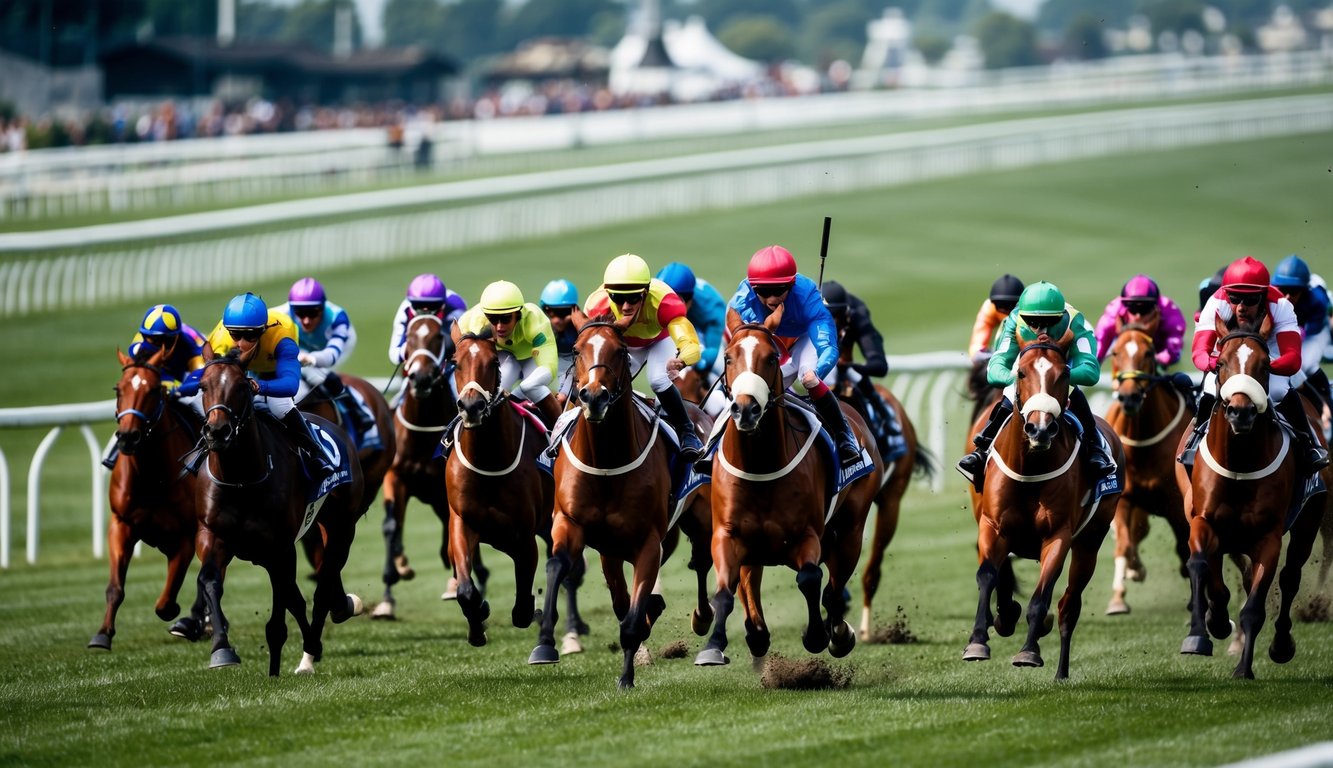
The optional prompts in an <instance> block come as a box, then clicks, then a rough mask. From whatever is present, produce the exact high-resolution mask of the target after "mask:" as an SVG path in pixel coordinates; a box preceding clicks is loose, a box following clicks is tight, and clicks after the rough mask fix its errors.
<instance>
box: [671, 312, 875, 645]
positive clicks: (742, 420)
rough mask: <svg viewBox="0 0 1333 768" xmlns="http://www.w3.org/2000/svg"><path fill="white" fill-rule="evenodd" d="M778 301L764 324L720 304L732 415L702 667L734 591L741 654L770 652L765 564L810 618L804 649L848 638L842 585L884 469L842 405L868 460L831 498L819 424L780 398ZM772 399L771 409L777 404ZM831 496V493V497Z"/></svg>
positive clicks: (717, 474)
mask: <svg viewBox="0 0 1333 768" xmlns="http://www.w3.org/2000/svg"><path fill="white" fill-rule="evenodd" d="M781 319H782V311H781V310H780V309H779V310H778V311H776V312H774V313H773V314H771V315H769V317H768V318H767V320H766V321H765V323H764V324H762V325H760V324H755V323H743V322H742V321H741V320H740V317H739V316H738V315H737V314H736V313H734V312H728V313H727V326H728V329H729V330H730V332H731V341H730V343H729V345H728V347H727V349H726V352H725V354H726V358H725V360H726V370H725V373H724V377H725V382H726V386H727V392H728V395H729V397H730V399H731V400H732V403H733V404H732V408H731V419H730V420H729V422H728V423H727V425H726V426H725V427H724V429H725V431H724V432H723V434H722V439H721V442H720V443H719V445H718V448H717V452H716V453H715V454H714V456H713V565H714V567H715V568H716V570H717V592H716V593H715V594H714V595H713V611H714V614H715V616H716V618H715V620H714V622H713V633H712V635H711V636H710V637H709V639H708V642H707V643H706V644H705V645H704V648H703V650H701V651H700V652H699V654H698V655H697V656H696V657H695V660H694V663H695V664H697V665H700V666H713V665H717V664H726V663H728V661H729V659H728V658H727V657H726V655H725V653H724V652H725V651H726V648H727V643H728V640H727V618H728V617H729V616H730V615H731V611H732V609H733V608H734V600H735V597H734V596H735V595H736V594H737V593H738V592H739V593H740V595H741V600H742V603H743V606H744V609H745V641H746V644H747V645H748V646H749V648H750V653H751V655H752V656H753V657H754V658H755V659H756V660H758V659H760V658H762V657H763V656H765V655H766V654H767V653H768V648H769V641H770V634H769V630H768V625H767V623H766V622H765V620H764V611H763V605H762V603H761V601H760V582H761V579H762V576H763V568H764V566H766V565H786V566H788V567H789V568H791V569H792V570H794V571H796V584H797V587H798V588H799V589H800V591H801V594H802V595H803V596H804V598H805V602H806V608H807V612H808V622H807V626H806V629H805V633H804V635H803V636H802V641H803V643H804V645H805V649H806V650H807V651H809V652H810V653H820V652H822V651H823V650H824V649H825V648H828V649H829V653H831V654H832V655H833V656H835V657H842V656H845V655H847V654H848V653H850V652H851V650H852V649H853V648H854V647H855V646H856V633H855V632H854V631H853V629H852V626H851V625H850V624H848V623H847V621H846V618H845V616H846V614H847V600H846V598H845V597H844V591H843V590H844V588H845V587H846V586H847V584H848V583H849V581H850V579H851V576H852V572H853V571H854V570H855V569H856V563H857V560H858V559H859V558H860V556H861V541H862V538H863V535H862V534H863V532H864V529H865V521H866V514H867V512H868V511H869V509H870V503H871V501H872V499H873V498H874V497H875V494H876V493H877V492H878V491H879V487H880V479H881V477H882V468H881V465H880V460H879V451H878V450H877V449H876V447H875V439H874V437H873V436H872V435H871V434H870V432H869V430H868V429H867V428H866V426H865V424H864V422H862V421H861V418H860V417H859V416H858V415H857V414H856V412H855V410H853V409H852V408H851V407H850V406H848V405H845V404H840V407H841V408H842V409H843V415H844V417H845V418H846V419H847V421H848V423H849V424H851V426H852V429H853V430H854V431H855V432H856V435H857V438H858V440H859V441H860V442H861V444H862V445H863V446H865V447H866V450H867V451H868V452H869V454H870V456H871V458H872V459H873V461H874V468H873V470H872V471H871V472H870V473H869V474H867V475H864V476H862V477H861V478H859V479H857V480H855V481H853V482H852V483H850V484H849V485H848V486H847V487H846V488H844V489H843V490H842V492H841V493H840V494H838V495H837V496H836V497H834V496H833V493H832V489H831V488H830V481H831V477H830V473H829V462H832V464H833V466H834V467H835V468H836V467H837V463H838V462H837V460H836V458H834V457H829V456H826V455H824V453H822V452H821V451H820V450H819V449H818V448H814V450H811V448H812V444H813V443H814V441H816V440H818V439H819V435H818V430H817V429H811V425H810V422H809V421H808V420H807V419H806V418H804V417H803V416H801V415H798V414H796V413H794V412H793V410H794V409H796V408H799V407H801V406H797V405H794V404H789V403H787V402H786V401H785V400H784V396H783V394H782V393H783V389H784V387H783V376H782V369H781V365H780V359H781V356H782V355H781V353H782V349H781V346H780V343H779V341H778V340H777V337H776V336H774V334H773V329H774V328H776V327H777V324H778V323H779V322H780V321H781ZM775 406H776V407H775ZM830 499H831V501H830ZM824 563H827V564H828V584H827V585H826V586H825V587H824V590H823V596H822V603H823V606H824V610H825V612H826V613H827V618H825V617H821V615H820V610H819V606H820V602H821V596H820V582H821V581H822V579H823V574H822V572H821V571H820V565H821V564H824Z"/></svg>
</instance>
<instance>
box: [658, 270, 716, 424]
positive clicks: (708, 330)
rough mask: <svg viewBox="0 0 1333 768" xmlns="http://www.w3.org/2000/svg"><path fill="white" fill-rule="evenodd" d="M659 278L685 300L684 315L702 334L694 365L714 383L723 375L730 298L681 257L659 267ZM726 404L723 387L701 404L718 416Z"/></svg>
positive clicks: (709, 413) (710, 413)
mask: <svg viewBox="0 0 1333 768" xmlns="http://www.w3.org/2000/svg"><path fill="white" fill-rule="evenodd" d="M657 279H658V280H661V281H662V282H664V283H666V284H667V285H669V286H671V290H673V291H675V292H676V295H677V296H679V297H680V300H681V301H683V302H685V316H686V317H687V318H689V320H690V324H691V325H693V326H694V330H695V332H696V333H698V334H699V343H700V345H701V346H702V351H701V352H700V353H699V362H697V363H695V364H694V367H695V369H696V370H698V371H699V373H700V374H702V375H703V379H704V384H705V385H707V384H712V383H713V382H714V381H716V380H717V378H718V377H719V376H721V375H722V370H723V368H724V366H723V358H722V354H721V352H722V335H723V333H725V332H726V330H727V300H726V299H724V298H722V294H720V293H718V292H717V289H716V288H714V287H713V285H712V283H709V282H708V281H707V280H704V279H703V278H700V277H695V275H694V270H692V269H690V268H689V267H688V266H686V265H684V264H681V263H680V262H678V261H673V262H671V263H670V264H668V265H666V266H665V267H662V269H660V270H658V272H657ZM727 406H728V403H727V396H726V395H724V394H722V392H721V390H720V389H717V388H713V389H710V390H709V391H708V398H707V399H706V400H704V402H703V404H702V405H700V406H699V407H701V408H703V409H704V412H706V413H707V414H708V415H710V416H712V417H713V418H717V416H718V415H719V414H721V413H722V411H723V410H725V409H726V408H727Z"/></svg>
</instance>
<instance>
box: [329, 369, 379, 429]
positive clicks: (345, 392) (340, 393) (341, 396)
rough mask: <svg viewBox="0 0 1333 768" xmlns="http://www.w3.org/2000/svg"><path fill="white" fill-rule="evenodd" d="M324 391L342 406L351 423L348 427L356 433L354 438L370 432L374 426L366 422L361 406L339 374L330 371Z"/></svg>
mask: <svg viewBox="0 0 1333 768" xmlns="http://www.w3.org/2000/svg"><path fill="white" fill-rule="evenodd" d="M324 391H325V392H327V393H329V397H330V398H332V399H333V400H334V401H336V402H337V403H340V404H341V405H342V409H343V411H344V412H345V413H346V414H347V420H348V421H349V422H351V423H350V424H349V425H348V426H350V427H351V428H352V432H353V433H354V434H353V435H352V437H353V438H354V439H355V438H359V437H361V436H362V435H364V434H366V433H367V432H369V431H370V428H371V427H372V426H374V425H373V424H371V423H370V422H368V421H367V420H366V415H365V412H363V411H362V410H361V405H360V403H358V402H357V401H356V398H355V397H353V396H352V390H350V389H348V388H347V386H346V385H345V384H343V380H342V379H341V378H339V376H338V374H336V373H334V372H333V371H329V376H328V378H326V379H324Z"/></svg>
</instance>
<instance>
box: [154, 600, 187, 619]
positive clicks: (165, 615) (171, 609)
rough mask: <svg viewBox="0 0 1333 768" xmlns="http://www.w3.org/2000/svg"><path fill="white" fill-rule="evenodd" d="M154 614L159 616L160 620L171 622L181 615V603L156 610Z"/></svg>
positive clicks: (170, 604)
mask: <svg viewBox="0 0 1333 768" xmlns="http://www.w3.org/2000/svg"><path fill="white" fill-rule="evenodd" d="M153 612H154V613H156V614H157V617H158V618H159V619H161V620H163V621H171V620H172V619H174V618H176V617H177V616H179V615H181V607H180V604H179V603H167V604H166V605H164V606H162V607H161V608H156V609H154V611H153Z"/></svg>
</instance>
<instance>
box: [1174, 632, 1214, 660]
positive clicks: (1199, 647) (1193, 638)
mask: <svg viewBox="0 0 1333 768" xmlns="http://www.w3.org/2000/svg"><path fill="white" fill-rule="evenodd" d="M1180 652H1181V653H1183V654H1187V655H1190V656H1212V655H1213V641H1212V640H1209V639H1208V637H1207V636H1206V635H1190V636H1188V637H1186V638H1185V642H1183V643H1181V644H1180Z"/></svg>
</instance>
